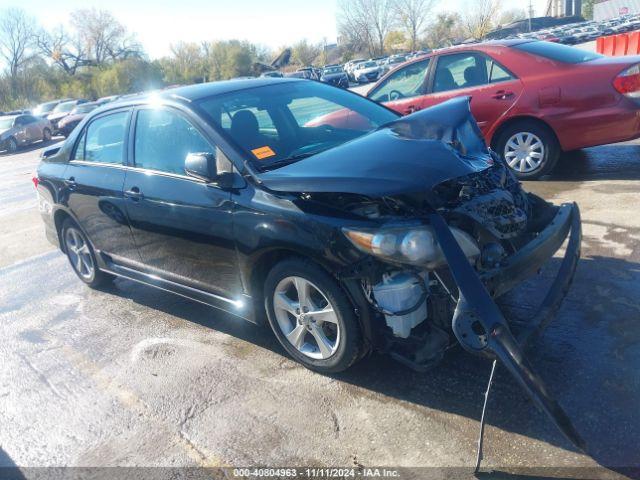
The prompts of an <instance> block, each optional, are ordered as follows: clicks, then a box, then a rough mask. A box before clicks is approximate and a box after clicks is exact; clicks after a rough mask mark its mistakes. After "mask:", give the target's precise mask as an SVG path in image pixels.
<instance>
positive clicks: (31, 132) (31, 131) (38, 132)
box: [24, 115, 42, 143]
mask: <svg viewBox="0 0 640 480" xmlns="http://www.w3.org/2000/svg"><path fill="white" fill-rule="evenodd" d="M24 119H25V120H24V121H25V129H26V136H27V142H28V143H33V142H38V141H40V140H42V129H41V128H40V125H39V124H38V119H36V118H35V117H33V116H31V115H25V116H24Z"/></svg>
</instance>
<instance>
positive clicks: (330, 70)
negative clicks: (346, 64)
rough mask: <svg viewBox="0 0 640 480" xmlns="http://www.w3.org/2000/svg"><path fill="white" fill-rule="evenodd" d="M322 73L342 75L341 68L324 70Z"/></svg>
mask: <svg viewBox="0 0 640 480" xmlns="http://www.w3.org/2000/svg"><path fill="white" fill-rule="evenodd" d="M323 73H326V74H332V73H342V67H330V68H325V69H324V72H323Z"/></svg>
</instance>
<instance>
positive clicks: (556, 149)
mask: <svg viewBox="0 0 640 480" xmlns="http://www.w3.org/2000/svg"><path fill="white" fill-rule="evenodd" d="M527 141H528V142H529V146H527ZM495 146H496V152H497V153H498V154H499V155H500V156H501V157H502V159H503V160H505V162H506V164H507V166H508V167H509V168H510V169H511V171H512V172H513V173H514V174H515V176H516V177H518V178H519V179H520V180H537V179H538V178H540V177H542V176H543V175H548V174H549V173H551V171H552V170H553V169H554V168H555V166H556V164H557V163H558V158H559V156H560V145H558V140H557V139H556V136H555V135H554V133H553V131H551V130H550V129H549V128H548V127H547V126H546V125H544V124H541V123H539V122H536V121H533V120H522V121H519V122H515V123H512V124H511V125H509V126H507V127H506V128H505V129H504V130H503V131H502V132H501V133H500V135H499V137H498V139H497V141H496V142H495ZM515 147H518V148H515ZM527 153H528V154H529V155H527ZM532 154H535V157H534V156H531V155H532ZM525 155H527V156H526V157H525ZM509 162H511V163H509Z"/></svg>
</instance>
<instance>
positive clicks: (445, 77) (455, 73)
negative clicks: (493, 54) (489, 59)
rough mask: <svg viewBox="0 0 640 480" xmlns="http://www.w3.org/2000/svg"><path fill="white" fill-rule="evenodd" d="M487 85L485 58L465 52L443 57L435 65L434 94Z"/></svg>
mask: <svg viewBox="0 0 640 480" xmlns="http://www.w3.org/2000/svg"><path fill="white" fill-rule="evenodd" d="M488 83H489V79H488V77H487V66H486V61H485V57H484V56H482V55H479V54H477V53H472V52H465V53H456V54H452V55H443V56H441V57H440V58H438V63H437V65H436V73H435V80H434V85H433V91H434V92H446V91H449V90H456V89H459V88H472V87H478V86H481V85H486V84H488Z"/></svg>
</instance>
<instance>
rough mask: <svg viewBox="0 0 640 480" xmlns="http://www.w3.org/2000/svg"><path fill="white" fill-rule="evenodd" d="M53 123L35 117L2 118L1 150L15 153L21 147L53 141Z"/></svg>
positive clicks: (14, 116) (0, 125)
mask: <svg viewBox="0 0 640 480" xmlns="http://www.w3.org/2000/svg"><path fill="white" fill-rule="evenodd" d="M51 132H52V128H51V122H49V120H47V119H46V118H41V117H35V116H33V115H12V116H4V117H0V150H6V151H8V152H9V153H13V152H15V151H16V150H18V148H19V147H21V146H25V145H30V144H32V143H34V142H39V141H40V140H42V141H43V142H47V141H49V140H51Z"/></svg>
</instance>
